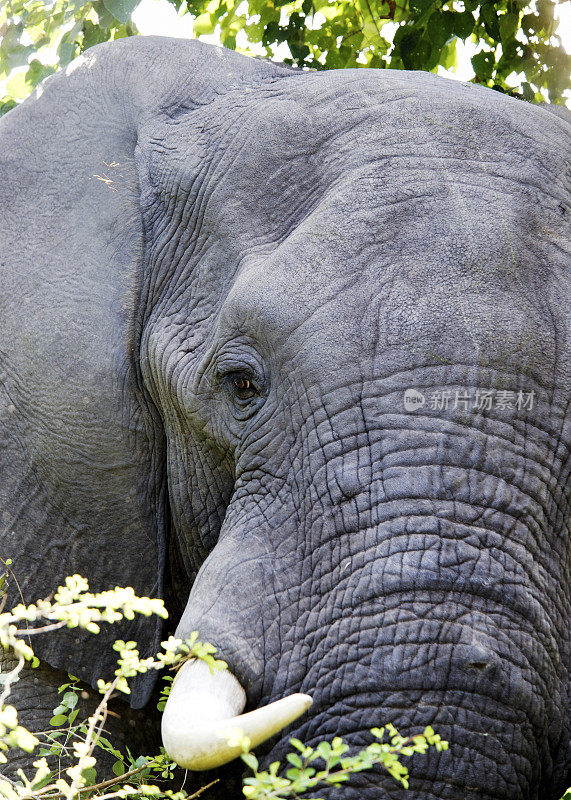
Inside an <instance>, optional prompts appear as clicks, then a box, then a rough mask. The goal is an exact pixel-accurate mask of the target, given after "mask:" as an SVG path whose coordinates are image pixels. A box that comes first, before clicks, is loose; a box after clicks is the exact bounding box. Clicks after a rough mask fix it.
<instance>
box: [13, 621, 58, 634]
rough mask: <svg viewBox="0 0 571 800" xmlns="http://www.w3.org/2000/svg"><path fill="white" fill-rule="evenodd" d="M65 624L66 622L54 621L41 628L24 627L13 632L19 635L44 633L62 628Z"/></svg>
mask: <svg viewBox="0 0 571 800" xmlns="http://www.w3.org/2000/svg"><path fill="white" fill-rule="evenodd" d="M66 625H67V622H54V623H53V624H52V625H44V627H43V628H24V629H23V630H16V631H14V633H17V634H19V635H26V636H30V635H33V634H34V633H46V631H57V630H59V629H60V628H64V627H65V626H66Z"/></svg>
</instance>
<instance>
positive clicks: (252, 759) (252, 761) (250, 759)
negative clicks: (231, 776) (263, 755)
mask: <svg viewBox="0 0 571 800" xmlns="http://www.w3.org/2000/svg"><path fill="white" fill-rule="evenodd" d="M242 761H243V762H244V764H246V765H247V766H248V767H250V769H251V770H252V772H256V771H257V769H258V759H257V758H256V756H255V755H254V754H253V753H242Z"/></svg>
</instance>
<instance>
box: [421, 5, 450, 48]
mask: <svg viewBox="0 0 571 800" xmlns="http://www.w3.org/2000/svg"><path fill="white" fill-rule="evenodd" d="M453 30H454V14H453V13H452V12H451V11H443V12H440V11H435V12H434V13H433V14H431V15H430V18H429V20H428V24H427V26H426V32H427V34H428V37H429V39H430V41H431V43H432V45H433V47H435V48H436V49H437V50H441V49H442V48H443V47H444V45H445V44H446V42H447V41H448V39H449V38H450V36H451V35H452V31H453Z"/></svg>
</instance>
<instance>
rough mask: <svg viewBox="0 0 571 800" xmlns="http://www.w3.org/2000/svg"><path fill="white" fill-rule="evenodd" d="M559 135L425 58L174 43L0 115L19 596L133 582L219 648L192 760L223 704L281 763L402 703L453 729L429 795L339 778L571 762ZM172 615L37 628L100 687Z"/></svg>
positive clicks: (545, 788) (184, 729)
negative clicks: (307, 56) (320, 64)
mask: <svg viewBox="0 0 571 800" xmlns="http://www.w3.org/2000/svg"><path fill="white" fill-rule="evenodd" d="M569 132H570V126H569V119H568V118H566V117H565V114H564V112H563V111H562V110H561V109H552V108H550V107H549V106H545V107H542V106H533V105H530V104H527V103H525V102H523V101H521V100H518V99H516V98H512V97H508V96H506V95H504V94H501V93H499V92H496V91H493V90H491V89H488V88H486V87H482V86H477V85H473V84H467V83H461V82H457V81H451V80H448V79H446V78H442V77H437V76H435V75H433V74H430V73H422V72H406V71H398V70H375V69H366V68H362V69H345V70H337V71H326V70H324V71H303V70H294V69H290V68H288V67H286V66H284V65H279V64H275V63H271V62H268V61H265V60H262V59H253V58H249V57H246V56H244V55H241V54H238V53H236V52H233V51H230V50H226V49H223V48H218V47H214V46H212V45H207V44H204V43H201V42H199V41H188V40H182V39H180V40H175V39H169V38H163V37H133V38H130V39H125V40H120V41H116V42H112V43H106V44H101V45H98V46H96V47H94V48H92V49H90V50H89V51H87V52H85V53H84V54H83V55H81V56H80V57H78V58H77V59H76V60H75V61H74V62H72V64H71V65H70V66H69V67H68V68H66V69H65V70H63V71H62V72H61V73H58V74H55V75H53V76H50V77H48V78H47V79H46V80H45V81H44V82H43V83H42V84H41V85H40V86H39V88H37V89H36V90H35V92H34V93H33V95H32V97H31V98H30V99H28V100H26V101H25V102H23V103H22V104H21V105H20V106H18V107H16V108H15V109H13V110H12V111H10V112H9V113H8V114H7V115H6V116H5V117H4V118H3V119H2V121H1V123H0V174H1V176H2V180H1V184H0V186H1V188H0V192H1V197H2V200H1V208H2V213H1V215H0V230H1V233H0V243H1V248H2V252H1V256H0V268H1V300H0V303H1V323H0V326H1V327H0V330H1V334H2V335H1V347H0V369H1V377H0V415H1V420H2V426H1V427H0V432H1V437H2V450H1V453H2V455H1V461H0V463H1V470H2V475H1V484H0V498H1V506H2V515H1V519H2V531H3V533H2V549H1V553H0V554H1V555H2V557H3V558H7V557H10V558H12V560H13V566H12V569H13V571H14V574H15V575H16V576H17V579H18V584H19V589H18V593H19V592H20V591H21V593H22V596H23V597H24V598H25V599H26V600H27V601H32V600H34V599H36V598H38V597H43V596H47V595H49V593H50V592H52V591H53V589H54V588H55V587H56V586H57V585H59V583H61V582H62V581H63V579H64V578H65V576H67V575H70V574H74V573H77V574H81V575H83V576H85V577H86V578H87V579H88V580H89V583H90V586H91V587H92V588H93V589H94V590H102V589H108V588H112V587H114V586H117V585H118V586H132V587H133V588H134V590H135V591H136V592H137V593H138V594H142V595H150V596H155V597H164V598H166V600H167V605H168V607H169V610H170V613H171V619H172V620H174V622H173V628H174V627H176V632H177V635H178V636H180V637H181V638H186V637H187V636H188V635H189V634H190V633H191V632H192V631H195V630H197V631H199V634H200V638H201V640H205V641H208V642H210V643H212V644H213V645H214V646H215V647H216V648H217V650H218V655H219V656H220V658H222V659H224V660H225V661H226V662H227V664H228V667H229V669H228V671H227V672H220V673H214V674H213V675H210V673H209V672H208V670H206V671H205V670H204V669H203V668H202V666H201V663H200V662H189V663H188V664H187V665H185V666H184V667H183V668H182V669H181V671H180V673H179V676H178V678H177V681H176V683H175V684H174V688H173V691H172V694H171V697H170V699H169V701H168V703H167V706H166V709H165V712H164V715H163V739H164V742H165V745H166V747H167V751H168V752H169V753H170V754H171V755H174V757H175V758H176V760H177V761H178V762H179V763H180V764H181V765H182V766H186V767H190V768H191V769H197V770H198V769H205V768H210V767H214V766H215V765H217V764H222V763H224V762H225V761H228V759H229V758H231V757H233V755H235V753H231V752H229V748H230V745H229V744H228V743H227V742H222V740H221V739H220V737H219V741H214V739H216V735H215V733H216V731H215V728H216V721H217V720H219V719H226V718H229V719H234V717H237V721H238V722H239V723H240V724H244V725H245V726H247V725H249V726H250V727H249V728H247V729H248V730H251V731H252V732H253V736H254V737H255V739H256V743H258V742H259V743H260V750H259V752H260V758H261V763H262V764H268V763H270V762H271V761H274V760H283V759H284V757H285V754H286V753H287V752H288V749H289V747H290V746H289V744H288V740H289V738H290V737H291V736H296V737H297V738H299V739H300V740H302V741H303V742H305V743H307V744H309V745H314V744H316V743H317V742H320V741H322V740H324V739H328V738H329V739H330V738H331V737H334V736H341V737H343V739H344V741H345V742H346V743H347V744H348V745H349V746H350V747H351V752H353V751H354V750H356V749H357V748H361V747H363V746H365V745H367V744H368V743H370V742H371V741H372V736H371V733H370V729H371V728H372V727H373V726H378V725H382V724H385V723H386V722H391V723H393V724H394V725H395V726H396V727H397V728H398V729H399V730H400V731H401V732H402V733H403V734H405V735H408V734H416V733H419V732H421V731H422V730H423V729H424V727H425V726H427V725H431V726H432V727H433V728H434V730H436V731H437V732H438V733H439V734H440V735H441V736H442V737H443V738H444V739H446V740H448V741H449V742H450V747H449V749H448V750H447V751H445V752H440V753H437V752H435V751H434V752H433V751H430V752H429V753H428V754H426V755H425V756H415V758H414V759H413V760H412V761H411V762H410V795H408V794H407V793H406V792H405V791H404V789H403V788H402V787H401V786H399V785H398V784H397V783H396V782H395V781H394V780H393V779H392V778H391V777H390V776H388V775H387V774H386V772H385V771H384V770H382V769H381V768H378V769H377V768H375V769H373V770H370V771H365V772H362V773H360V774H358V775H355V776H352V778H351V780H350V781H349V782H348V783H346V784H344V785H343V787H341V788H339V787H332V786H330V787H324V788H320V790H319V792H318V794H319V796H320V797H322V798H325V800H329V798H333V797H342V798H343V799H344V800H354V799H355V798H361V800H377V798H379V799H380V798H400V797H404V796H413V797H416V798H418V800H436V798H438V799H439V800H460V798H462V800H485V799H487V800H534V799H535V800H537V798H542V800H556V799H557V798H558V797H559V796H560V794H561V793H562V791H563V790H564V788H565V786H566V785H567V783H566V782H568V781H569V777H570V768H571V755H570V750H569V733H570V728H571V714H570V702H569V698H570V692H569V688H570V687H569V668H570V664H571V658H570V656H571V652H570V647H569V634H570V626H569V621H570V618H571V615H570V592H569V588H570V553H571V548H570V537H569V486H570V482H569V469H570V459H569V449H570V444H571V414H570V412H569V387H570V385H571V357H570V351H571V348H570V346H569V343H570V335H571V325H570V316H569V312H570V308H571V303H570V302H569V300H570V294H571V293H570V269H569V260H568V252H569V225H568V219H569V195H568V177H569V170H568V164H569V160H568V156H569ZM10 592H12V593H13V596H12V597H11V599H17V596H19V594H17V593H16V587H15V585H14V583H13V582H12V583H11V584H10ZM162 625H163V623H162V621H161V620H160V619H155V618H148V619H147V618H143V617H141V618H135V619H134V620H132V621H129V622H127V623H125V625H124V626H123V627H119V628H118V630H115V626H108V628H107V629H106V630H102V632H101V633H100V634H99V635H98V636H92V635H91V634H88V633H85V632H80V633H78V632H77V631H75V630H71V631H68V632H66V634H65V636H63V637H62V636H61V635H60V634H59V633H58V635H53V636H51V635H47V636H45V637H36V642H35V644H36V647H37V652H38V655H39V656H40V658H41V659H42V661H43V662H44V663H45V664H47V665H49V669H51V670H53V671H54V674H55V675H56V676H57V675H60V674H63V673H64V672H65V671H69V670H71V671H72V672H73V674H74V675H76V676H78V677H79V678H81V679H82V680H83V681H84V682H85V683H86V684H91V685H95V682H96V680H97V679H98V678H100V677H106V676H108V675H110V674H112V671H113V668H114V662H113V656H114V652H113V651H112V649H111V643H112V642H113V640H114V639H115V638H118V636H119V633H121V636H122V638H124V639H132V640H136V641H137V642H138V643H139V647H140V650H141V653H142V654H143V655H146V654H150V653H152V652H153V651H154V650H155V648H156V647H157V645H158V644H159V642H160V641H161V638H162V637H163V636H164V629H163V628H162V627H161V626H162ZM38 680H39V683H40V685H39V687H38ZM38 680H37V681H36V688H35V690H34V691H35V692H36V696H39V695H41V690H42V686H41V682H42V678H41V673H40V678H39V679H38ZM25 690H26V686H25V681H24V682H23V683H22V691H24V692H25ZM152 690H153V679H152V678H151V677H149V676H147V675H145V676H142V677H140V678H138V679H137V680H136V681H135V682H134V684H133V688H132V693H131V699H130V704H131V707H132V708H133V709H135V711H137V709H139V711H137V713H140V714H141V715H142V716H143V717H145V718H146V714H147V711H146V709H147V708H148V707H149V706H148V702H149V697H150V696H151V693H152ZM311 701H313V704H312V705H311V707H310V708H309V704H310V702H311ZM273 703H277V705H276V706H274V705H273ZM38 708H39V705H36V709H38ZM196 708H199V709H200V713H199V714H198V717H199V719H198V720H197V714H196V713H195V711H193V709H196ZM243 709H245V710H246V712H250V711H253V712H254V713H253V714H251V715H249V714H248V713H246V714H242V710H243ZM302 712H303V713H302ZM31 713H32V714H33V713H34V711H33V708H32V712H31ZM36 713H38V714H39V711H37V712H36ZM262 718H263V719H262ZM260 720H262V721H260ZM237 724H238V723H237ZM209 726H210V727H209ZM213 731H214V733H213ZM201 736H203V737H205V739H204V741H206V740H208V741H206V744H201V742H202V741H203V740H202V739H201V738H200V737H201ZM208 737H210V738H208ZM195 740H196V741H195ZM263 740H265V742H264V741H263ZM230 749H231V748H230ZM208 775H209V773H208V772H206V773H205V778H206V777H208ZM217 796H218V797H219V798H222V797H224V798H226V797H230V791H229V790H228V791H226V790H223V789H221V790H219V793H218V795H217Z"/></svg>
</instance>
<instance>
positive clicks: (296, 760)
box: [286, 753, 303, 769]
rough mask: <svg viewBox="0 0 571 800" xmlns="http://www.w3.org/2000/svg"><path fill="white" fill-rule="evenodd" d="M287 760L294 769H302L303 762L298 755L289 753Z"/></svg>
mask: <svg viewBox="0 0 571 800" xmlns="http://www.w3.org/2000/svg"><path fill="white" fill-rule="evenodd" d="M286 758H287V760H288V761H289V763H290V764H293V766H294V767H297V768H298V769H301V768H302V766H303V764H302V762H301V758H300V757H299V756H298V755H297V753H288V754H287V756H286Z"/></svg>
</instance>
